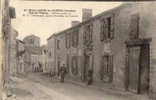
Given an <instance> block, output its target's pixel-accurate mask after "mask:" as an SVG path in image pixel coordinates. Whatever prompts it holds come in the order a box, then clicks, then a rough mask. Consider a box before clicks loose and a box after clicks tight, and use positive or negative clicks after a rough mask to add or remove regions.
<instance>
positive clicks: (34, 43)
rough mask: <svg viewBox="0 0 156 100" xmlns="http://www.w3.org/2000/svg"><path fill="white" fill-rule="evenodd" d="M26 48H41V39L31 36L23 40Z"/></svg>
mask: <svg viewBox="0 0 156 100" xmlns="http://www.w3.org/2000/svg"><path fill="white" fill-rule="evenodd" d="M23 42H24V43H25V45H26V46H31V47H40V38H39V37H38V36H35V35H29V36H27V37H25V38H24V39H23Z"/></svg>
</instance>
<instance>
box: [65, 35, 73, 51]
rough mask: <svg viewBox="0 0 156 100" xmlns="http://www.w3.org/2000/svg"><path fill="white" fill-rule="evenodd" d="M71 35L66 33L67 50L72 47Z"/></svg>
mask: <svg viewBox="0 0 156 100" xmlns="http://www.w3.org/2000/svg"><path fill="white" fill-rule="evenodd" d="M71 37H72V35H71V33H66V48H70V47H71Z"/></svg>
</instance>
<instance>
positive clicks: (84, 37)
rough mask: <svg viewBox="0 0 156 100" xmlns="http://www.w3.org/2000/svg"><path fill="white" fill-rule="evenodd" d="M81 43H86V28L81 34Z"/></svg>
mask: <svg viewBox="0 0 156 100" xmlns="http://www.w3.org/2000/svg"><path fill="white" fill-rule="evenodd" d="M83 43H84V44H85V43H86V28H84V32H83Z"/></svg>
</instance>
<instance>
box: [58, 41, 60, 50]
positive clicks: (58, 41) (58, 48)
mask: <svg viewBox="0 0 156 100" xmlns="http://www.w3.org/2000/svg"><path fill="white" fill-rule="evenodd" d="M57 49H60V40H57Z"/></svg>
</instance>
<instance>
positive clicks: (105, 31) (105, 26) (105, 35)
mask: <svg viewBox="0 0 156 100" xmlns="http://www.w3.org/2000/svg"><path fill="white" fill-rule="evenodd" d="M104 20H105V21H104V39H105V40H106V39H108V20H107V19H104Z"/></svg>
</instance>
